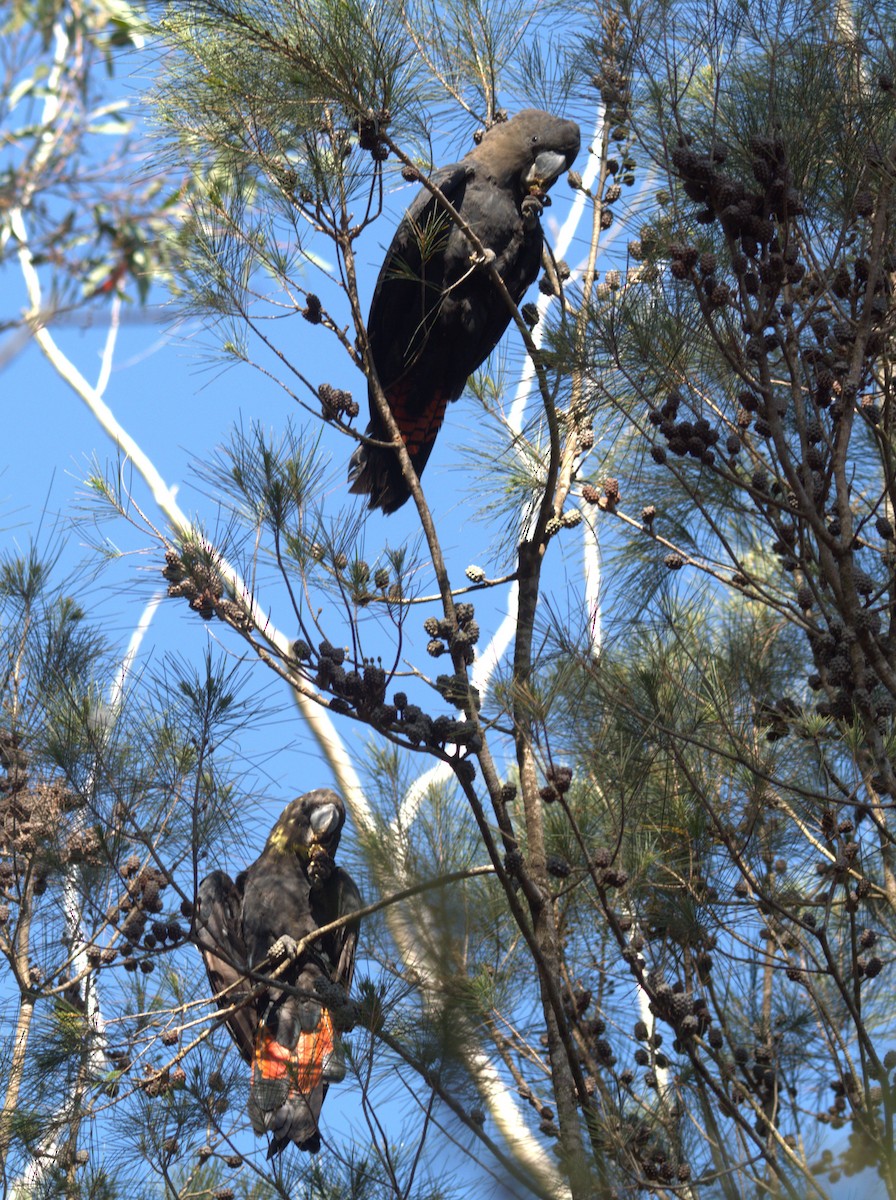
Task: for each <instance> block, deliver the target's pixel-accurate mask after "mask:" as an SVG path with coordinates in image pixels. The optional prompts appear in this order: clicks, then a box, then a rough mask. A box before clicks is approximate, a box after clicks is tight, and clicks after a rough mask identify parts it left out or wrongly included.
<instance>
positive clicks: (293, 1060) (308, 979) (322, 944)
mask: <svg viewBox="0 0 896 1200" xmlns="http://www.w3.org/2000/svg"><path fill="white" fill-rule="evenodd" d="M344 821H345V809H344V806H343V803H342V800H341V799H340V797H339V796H338V795H337V794H336V793H335V792H333V791H330V790H329V789H327V788H318V789H316V790H315V791H313V792H307V793H306V794H305V795H304V796H300V797H299V798H298V799H297V800H293V801H292V803H291V804H289V805H288V806H287V807H286V809H285V810H284V812H283V815H282V816H281V817H280V820H279V821H278V822H277V824H276V825H275V826H274V828H273V829H272V830H271V833H270V836H269V837H268V840H267V843H266V845H265V848H264V850H263V851H262V853H261V855H260V856H259V857H258V859H256V861H255V862H254V863H253V864H252V865H251V866H250V867H249V868H248V870H246V871H244V872H243V873H242V874H241V875H239V876H238V877H237V880H236V882H235V883H234V881H233V880H231V879H230V877H229V876H228V875H226V874H224V872H223V871H213V872H212V873H211V874H210V875H208V876H206V878H205V879H203V881H202V883H201V884H200V885H199V895H198V898H197V913H196V932H195V940H196V944H197V946H198V947H199V950H200V953H201V954H202V957H203V960H204V961H205V966H206V970H207V972H208V978H209V983H210V984H211V987H212V989H213V992H214V993H215V994H216V995H217V994H218V993H220V992H221V991H222V990H223V989H225V988H228V987H230V986H231V985H233V988H232V990H231V991H229V992H228V993H227V995H226V996H224V997H222V998H221V999H220V1000H219V1005H220V1006H221V1007H222V1008H224V1007H229V1006H230V1005H231V1004H233V1003H238V1002H239V1001H240V1000H245V999H246V998H247V997H249V996H250V994H251V992H252V990H253V988H254V987H255V986H256V984H255V982H254V981H252V980H247V979H246V978H245V975H244V973H245V971H246V970H247V969H251V970H256V971H260V972H261V973H262V974H267V973H269V972H270V970H271V969H273V967H275V966H277V965H278V964H279V963H282V961H283V957H284V954H285V955H286V956H287V957H288V956H289V951H290V948H291V944H292V943H295V942H299V941H301V939H302V938H304V937H307V936H308V935H309V934H313V933H314V932H315V930H317V929H320V928H321V927H322V926H324V925H327V924H329V923H330V922H332V921H334V920H336V919H337V917H340V916H345V915H347V914H349V913H353V912H357V911H358V909H359V908H360V907H361V896H360V893H359V892H358V889H357V887H356V886H355V884H354V882H353V881H352V879H351V876H350V875H349V874H348V873H347V872H346V871H344V870H343V869H342V868H341V867H338V866H336V864H335V862H334V861H333V856H334V854H335V853H336V848H337V846H338V845H339V836H340V833H341V830H342V826H343V823H344ZM357 938H358V925H357V922H353V923H351V924H349V925H347V926H343V927H342V929H339V930H337V931H336V932H334V933H330V934H326V935H325V936H323V937H322V938H320V939H319V940H318V941H317V942H315V943H314V944H313V946H312V947H310V948H309V949H308V950H306V951H305V952H303V953H302V954H301V955H300V956H299V957H298V958H296V959H295V960H294V961H290V963H289V965H288V966H287V968H286V970H285V971H284V972H283V973H282V974H281V975H279V976H278V982H280V983H282V984H283V985H285V987H286V988H288V989H290V990H289V991H287V990H284V988H280V987H278V986H277V984H276V983H272V984H271V985H269V986H268V988H267V989H266V990H265V991H264V992H263V993H262V994H261V995H259V996H257V997H255V998H253V999H248V1000H246V1002H245V1003H244V1004H243V1005H242V1006H241V1007H240V1008H238V1009H237V1010H236V1011H235V1012H234V1013H232V1014H230V1015H229V1016H228V1017H227V1028H228V1030H229V1031H230V1035H231V1037H232V1038H233V1040H234V1042H235V1043H236V1045H237V1047H238V1049H239V1051H240V1053H241V1054H242V1056H243V1058H244V1059H245V1060H246V1062H247V1063H249V1064H250V1065H251V1082H250V1089H249V1117H250V1119H251V1121H252V1128H253V1129H254V1130H255V1132H256V1133H258V1134H263V1133H270V1134H271V1135H272V1141H271V1148H270V1153H272V1154H273V1153H275V1152H276V1151H278V1150H282V1149H283V1147H284V1146H285V1145H286V1144H287V1142H289V1141H292V1142H295V1144H296V1145H297V1146H299V1148H300V1149H302V1150H310V1151H315V1150H317V1149H319V1147H320V1135H319V1132H318V1123H319V1119H320V1110H321V1105H322V1104H323V1100H324V1096H325V1095H326V1091H327V1086H328V1084H329V1083H333V1082H336V1081H337V1080H339V1079H341V1078H342V1076H343V1075H344V1073H345V1065H344V1062H343V1059H342V1054H341V1049H340V1045H339V1038H338V1034H337V1033H335V1032H334V1030H333V1024H332V1019H331V1013H330V1010H329V1009H328V1007H327V1004H326V1003H324V1002H323V1000H324V996H323V995H322V993H324V992H327V989H328V988H329V991H330V992H332V990H333V985H334V984H338V985H339V987H340V988H342V989H343V990H344V993H345V995H346V997H347V993H348V988H349V986H350V984H351V979H352V969H353V965H354V957H355V946H356V944H357Z"/></svg>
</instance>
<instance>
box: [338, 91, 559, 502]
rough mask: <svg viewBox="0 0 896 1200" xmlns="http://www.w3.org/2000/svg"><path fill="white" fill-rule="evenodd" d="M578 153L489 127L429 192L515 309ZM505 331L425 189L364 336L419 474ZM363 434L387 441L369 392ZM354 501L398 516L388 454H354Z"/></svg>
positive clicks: (550, 128) (536, 115) (495, 303)
mask: <svg viewBox="0 0 896 1200" xmlns="http://www.w3.org/2000/svg"><path fill="white" fill-rule="evenodd" d="M578 151H579V127H578V125H576V124H575V122H574V121H566V120H563V119H562V118H560V117H555V116H552V115H551V114H550V113H546V112H541V111H539V110H538V109H534V108H530V109H526V110H524V111H523V112H520V113H517V115H516V116H515V117H512V118H511V119H510V120H509V121H505V122H502V123H501V124H498V125H495V126H493V127H492V128H491V129H490V130H489V131H488V132H487V133H486V134H485V135H484V136H483V138H482V141H481V142H480V144H479V145H478V146H477V147H476V148H475V149H474V150H471V151H470V153H469V154H468V155H467V156H466V157H465V158H463V159H462V160H461V161H460V162H459V163H453V164H452V165H451V166H450V167H443V168H441V169H440V170H438V171H436V172H435V173H434V174H433V176H432V182H433V183H434V184H435V185H436V186H437V187H438V188H439V190H440V191H441V192H442V193H443V194H444V196H445V197H446V199H447V200H448V201H450V203H451V204H452V206H453V207H454V208H455V209H456V211H457V212H458V213H459V214H460V216H461V217H462V218H463V220H464V221H465V222H466V223H467V225H468V226H469V228H470V229H471V230H472V231H473V233H475V235H476V236H477V237H478V238H479V240H480V242H481V243H482V245H483V247H484V248H485V250H486V251H487V252H488V251H490V252H491V253H493V254H494V256H495V266H496V267H497V269H498V272H499V273H500V276H501V278H502V279H503V281H504V283H505V284H506V286H507V290H508V292H509V293H510V295H511V297H512V298H513V300H514V302H515V303H517V304H518V303H519V302H520V301H521V300H522V298H523V296H524V295H525V293H526V291H527V290H528V288H529V287H530V286H531V284H532V283H533V282H534V281H535V278H536V276H537V275H538V270H539V267H540V264H541V249H542V241H543V235H542V230H541V223H540V221H539V216H540V214H541V209H542V205H543V203H544V202H545V200H546V195H545V194H546V192H547V190H548V188H549V187H550V186H551V184H552V183H553V182H554V181H555V180H556V179H557V177H558V176H559V175H560V174H561V172H563V171H565V170H567V169H568V168H569V167H570V166H571V165H572V162H573V160H574V159H575V157H576V155H577V154H578ZM509 322H510V311H509V309H508V307H507V303H506V300H505V299H504V297H503V296H502V295H501V294H500V292H499V291H498V288H497V287H496V285H495V283H494V280H493V279H492V278H491V276H490V274H489V271H488V268H487V267H486V266H485V265H483V264H482V263H481V262H477V261H476V259H475V256H474V255H473V247H472V244H471V243H470V241H469V240H468V239H467V237H466V235H465V234H464V233H463V232H462V231H461V230H460V229H459V228H458V226H457V224H456V223H455V222H454V221H453V220H452V218H451V217H450V216H449V215H448V214H447V213H446V211H445V209H444V207H443V206H442V205H441V204H440V203H439V200H438V199H437V198H436V197H434V196H433V195H432V193H431V192H429V191H427V190H426V188H423V189H421V191H420V192H419V193H418V194H417V197H416V199H415V200H414V202H413V204H412V205H411V207H410V208H409V209H408V211H407V212H406V213H405V215H404V218H403V219H402V221H401V224H400V225H399V227H398V229H397V231H396V233H395V237H394V238H393V239H392V244H391V246H390V247H389V249H388V251H387V253H386V258H385V261H384V263H383V265H382V268H381V269H380V274H379V279H378V280H377V284H376V289H375V291H374V293H373V301H372V303H371V306H370V316H369V318H368V322H367V333H368V337H369V340H370V350H371V355H372V358H373V362H374V365H375V367H376V373H377V376H378V377H379V381H380V384H381V385H382V388H383V391H384V392H385V395H386V399H387V400H388V402H389V407H390V409H391V410H392V414H393V416H394V417H395V420H396V423H397V425H398V428H399V430H400V432H401V436H402V438H403V440H404V443H405V446H406V447H407V451H408V454H409V455H410V457H411V462H412V463H413V464H414V469H415V470H416V472H417V474H418V475H419V474H420V472H421V471H422V470H423V468H424V466H425V465H426V461H427V459H428V458H429V455H430V452H431V450H432V447H433V442H434V441H435V437H436V434H437V433H438V431H439V427H440V426H441V424H442V419H443V417H444V415H445V407H446V405H447V404H448V401H449V400H456V399H457V398H458V396H460V394H461V392H462V391H463V390H464V385H465V384H466V382H467V378H468V377H469V376H470V375H472V373H473V372H474V371H475V370H476V369H477V368H478V367H479V366H480V365H481V364H482V363H483V362H484V361H485V359H486V358H488V356H489V354H491V352H492V350H493V349H494V348H495V346H496V345H497V344H498V341H499V340H500V338H501V335H502V334H503V333H504V330H505V329H506V328H507V325H508V324H509ZM367 435H368V436H369V437H372V438H375V439H377V440H382V441H387V442H389V441H391V438H390V436H389V434H388V432H387V431H386V430H385V428H384V426H383V422H382V421H381V420H380V417H379V414H378V413H377V409H376V404H375V401H374V397H373V391H372V389H371V390H370V424H369V426H368V428H367ZM349 480H350V482H351V490H352V491H353V492H360V493H366V494H368V495H369V496H370V507H371V508H381V509H382V510H383V512H386V513H391V512H395V510H396V509H397V508H400V507H401V505H402V504H404V502H405V501H406V500H407V498H408V496H409V495H410V492H409V491H408V487H407V484H406V483H405V481H404V479H403V478H402V475H401V468H400V466H399V461H398V456H397V454H396V453H395V451H394V450H392V449H389V448H385V447H379V446H371V445H361V446H359V447H358V449H357V450H356V451H355V453H354V454H353V455H352V461H351V466H350V468H349Z"/></svg>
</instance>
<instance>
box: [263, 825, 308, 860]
mask: <svg viewBox="0 0 896 1200" xmlns="http://www.w3.org/2000/svg"><path fill="white" fill-rule="evenodd" d="M267 848H268V850H280V851H283V852H284V853H288V854H295V855H298V857H299V858H307V857H308V856H309V854H310V853H311V847H310V846H306V845H305V843H304V842H297V841H292V840H291V839H290V830H289V824H288V823H287V822H286V821H278V822H277V824H276V825H275V826H274V828H273V829H272V830H271V832H270V836H269V837H268V844H267Z"/></svg>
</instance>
